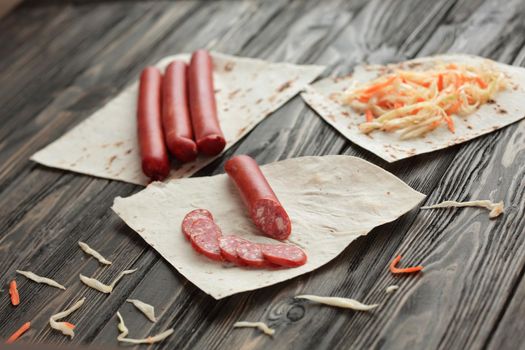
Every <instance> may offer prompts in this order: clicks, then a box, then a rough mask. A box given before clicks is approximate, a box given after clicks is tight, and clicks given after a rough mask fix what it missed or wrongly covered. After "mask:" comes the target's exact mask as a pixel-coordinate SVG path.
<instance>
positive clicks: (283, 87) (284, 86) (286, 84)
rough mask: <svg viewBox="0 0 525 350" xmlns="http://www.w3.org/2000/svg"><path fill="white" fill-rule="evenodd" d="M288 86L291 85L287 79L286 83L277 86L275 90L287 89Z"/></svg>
mask: <svg viewBox="0 0 525 350" xmlns="http://www.w3.org/2000/svg"><path fill="white" fill-rule="evenodd" d="M290 86H292V81H291V80H288V81H287V82H286V83H284V84H283V85H281V86H279V87H278V88H277V92H283V91H284V90H286V89H288V88H289V87H290Z"/></svg>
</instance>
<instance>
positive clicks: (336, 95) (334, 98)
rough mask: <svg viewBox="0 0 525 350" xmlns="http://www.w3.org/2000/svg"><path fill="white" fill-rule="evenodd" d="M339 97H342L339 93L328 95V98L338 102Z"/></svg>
mask: <svg viewBox="0 0 525 350" xmlns="http://www.w3.org/2000/svg"><path fill="white" fill-rule="evenodd" d="M339 96H341V94H340V93H338V92H332V93H331V94H330V95H328V98H329V99H330V100H332V101H336V102H337V100H338V99H339Z"/></svg>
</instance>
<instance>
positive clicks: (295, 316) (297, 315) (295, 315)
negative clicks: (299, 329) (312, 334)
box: [286, 305, 304, 322]
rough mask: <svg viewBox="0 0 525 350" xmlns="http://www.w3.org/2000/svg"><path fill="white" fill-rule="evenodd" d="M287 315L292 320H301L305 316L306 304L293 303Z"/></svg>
mask: <svg viewBox="0 0 525 350" xmlns="http://www.w3.org/2000/svg"><path fill="white" fill-rule="evenodd" d="M286 317H287V318H288V319H289V320H290V321H292V322H296V321H299V320H300V319H302V318H303V317H304V306H302V305H293V306H292V307H291V308H290V310H288V312H287V313H286Z"/></svg>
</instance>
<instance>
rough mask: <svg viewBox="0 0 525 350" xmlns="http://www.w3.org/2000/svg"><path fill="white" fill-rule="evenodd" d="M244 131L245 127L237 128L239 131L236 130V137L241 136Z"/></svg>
mask: <svg viewBox="0 0 525 350" xmlns="http://www.w3.org/2000/svg"><path fill="white" fill-rule="evenodd" d="M244 131H246V127H244V128H241V129H239V131H238V132H237V137H239V136H241V135H242V134H243V133H244Z"/></svg>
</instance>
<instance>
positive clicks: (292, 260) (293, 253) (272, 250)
mask: <svg viewBox="0 0 525 350" xmlns="http://www.w3.org/2000/svg"><path fill="white" fill-rule="evenodd" d="M261 252H262V255H263V256H264V258H265V259H266V260H268V261H269V262H271V263H273V264H276V265H279V266H284V267H297V266H301V265H304V264H305V263H306V260H307V256H306V253H305V252H304V250H302V249H301V248H299V247H297V246H295V245H292V244H261Z"/></svg>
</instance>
